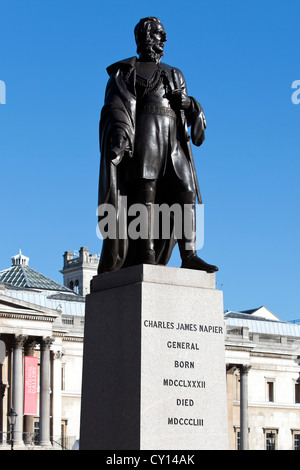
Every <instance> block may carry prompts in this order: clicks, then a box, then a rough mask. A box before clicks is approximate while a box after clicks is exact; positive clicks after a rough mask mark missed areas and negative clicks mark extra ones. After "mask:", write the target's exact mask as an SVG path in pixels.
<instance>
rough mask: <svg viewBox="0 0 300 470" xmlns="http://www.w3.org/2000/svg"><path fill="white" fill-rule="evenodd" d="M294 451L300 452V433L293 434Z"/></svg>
mask: <svg viewBox="0 0 300 470" xmlns="http://www.w3.org/2000/svg"><path fill="white" fill-rule="evenodd" d="M293 441H294V450H300V431H294V433H293Z"/></svg>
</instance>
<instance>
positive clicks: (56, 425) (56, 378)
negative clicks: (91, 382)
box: [52, 351, 63, 440]
mask: <svg viewBox="0 0 300 470" xmlns="http://www.w3.org/2000/svg"><path fill="white" fill-rule="evenodd" d="M62 357H63V353H62V352H61V351H56V352H55V353H54V354H53V384H52V417H53V418H52V420H53V436H54V438H55V440H57V439H58V438H60V437H61V389H62V383H61V382H62V380H61V379H62V377H61V360H62Z"/></svg>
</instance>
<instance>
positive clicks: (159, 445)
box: [80, 265, 228, 450]
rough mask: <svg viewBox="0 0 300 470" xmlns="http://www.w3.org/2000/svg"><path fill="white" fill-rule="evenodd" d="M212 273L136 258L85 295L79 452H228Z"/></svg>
mask: <svg viewBox="0 0 300 470" xmlns="http://www.w3.org/2000/svg"><path fill="white" fill-rule="evenodd" d="M224 335H225V331H224V320H223V298H222V292H221V291H218V290H216V289H215V274H208V273H206V272H201V271H194V270H188V269H179V268H170V267H165V266H150V265H139V266H134V267H132V268H126V269H123V270H121V271H118V272H115V273H107V274H101V275H99V276H96V277H94V278H93V280H92V292H91V294H89V295H88V296H87V299H86V320H85V338H84V357H83V386H82V407H81V436H80V449H82V450H85V449H90V450H93V449H105V450H135V449H137V450H153V449H156V450H167V449H168V450H172V449H173V450H188V449H194V450H197V449H199V450H201V449H203V450H216V449H227V446H228V429H227V399H226V368H225V346H224Z"/></svg>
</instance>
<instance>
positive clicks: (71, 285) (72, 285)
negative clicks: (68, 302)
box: [70, 281, 74, 290]
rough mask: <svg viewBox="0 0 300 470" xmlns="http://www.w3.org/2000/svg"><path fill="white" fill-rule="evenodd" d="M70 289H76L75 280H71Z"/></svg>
mask: <svg viewBox="0 0 300 470" xmlns="http://www.w3.org/2000/svg"><path fill="white" fill-rule="evenodd" d="M70 289H71V290H73V289H74V282H73V281H71V282H70Z"/></svg>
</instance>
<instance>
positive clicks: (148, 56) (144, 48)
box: [139, 21, 167, 62]
mask: <svg viewBox="0 0 300 470" xmlns="http://www.w3.org/2000/svg"><path fill="white" fill-rule="evenodd" d="M166 40H167V35H166V32H165V30H164V27H163V25H162V24H161V23H159V22H155V21H153V22H151V27H150V29H149V30H148V32H147V38H146V40H145V41H144V42H143V43H141V44H139V53H140V59H142V60H150V61H155V62H159V61H160V59H161V58H162V56H163V55H164V44H165V42H166Z"/></svg>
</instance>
